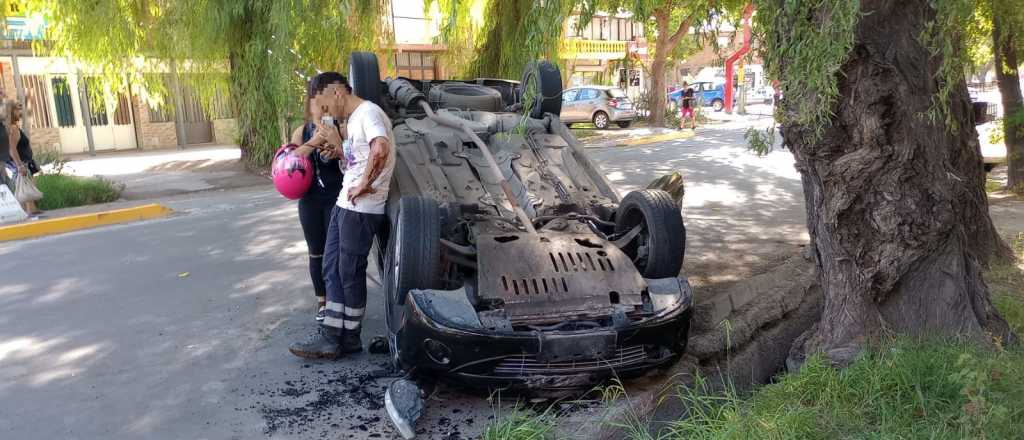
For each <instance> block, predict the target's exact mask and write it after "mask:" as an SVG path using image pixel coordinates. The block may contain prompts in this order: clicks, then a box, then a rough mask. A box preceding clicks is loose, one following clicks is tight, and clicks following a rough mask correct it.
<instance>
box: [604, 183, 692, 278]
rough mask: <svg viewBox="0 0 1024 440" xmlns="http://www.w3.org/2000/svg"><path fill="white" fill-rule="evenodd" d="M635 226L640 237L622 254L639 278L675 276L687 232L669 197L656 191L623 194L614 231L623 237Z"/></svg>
mask: <svg viewBox="0 0 1024 440" xmlns="http://www.w3.org/2000/svg"><path fill="white" fill-rule="evenodd" d="M637 225H641V230H640V235H639V236H637V238H636V239H635V240H633V241H631V242H630V243H629V244H628V245H626V246H624V247H623V249H622V251H623V252H624V253H625V254H626V255H628V256H629V257H630V258H631V259H632V260H633V264H634V265H635V266H636V268H637V270H638V271H640V274H641V275H643V277H644V278H667V277H674V276H678V275H679V271H680V270H681V269H682V267H683V254H684V253H685V249H686V228H685V227H684V226H683V216H682V213H681V212H680V207H679V205H676V203H675V202H674V201H673V200H672V196H671V195H669V193H667V192H665V191H662V190H655V189H645V190H640V191H633V192H630V193H629V194H626V197H624V198H623V199H622V202H621V203H619V209H618V210H617V211H616V214H615V231H616V232H617V233H624V232H627V231H629V230H631V229H633V228H634V227H635V226H637Z"/></svg>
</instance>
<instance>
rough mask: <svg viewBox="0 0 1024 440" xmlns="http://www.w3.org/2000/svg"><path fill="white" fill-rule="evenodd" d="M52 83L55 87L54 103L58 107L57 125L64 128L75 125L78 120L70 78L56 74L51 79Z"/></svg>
mask: <svg viewBox="0 0 1024 440" xmlns="http://www.w3.org/2000/svg"><path fill="white" fill-rule="evenodd" d="M50 85H51V86H52V87H53V104H54V107H55V108H56V109H57V125H58V126H60V127H62V128H63V127H74V126H75V125H77V122H76V121H75V108H74V105H73V104H72V103H71V87H70V86H68V79H67V78H66V77H64V76H55V77H53V78H51V79H50Z"/></svg>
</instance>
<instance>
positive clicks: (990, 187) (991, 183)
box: [985, 179, 1003, 194]
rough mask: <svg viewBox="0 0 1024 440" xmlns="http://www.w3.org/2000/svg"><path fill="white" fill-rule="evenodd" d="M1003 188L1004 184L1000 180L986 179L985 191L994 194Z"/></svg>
mask: <svg viewBox="0 0 1024 440" xmlns="http://www.w3.org/2000/svg"><path fill="white" fill-rule="evenodd" d="M1002 190H1003V184H1002V183H999V181H998V180H993V179H985V192H986V193H988V194H992V193H995V192H999V191H1002Z"/></svg>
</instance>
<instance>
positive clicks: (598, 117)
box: [593, 112, 608, 130]
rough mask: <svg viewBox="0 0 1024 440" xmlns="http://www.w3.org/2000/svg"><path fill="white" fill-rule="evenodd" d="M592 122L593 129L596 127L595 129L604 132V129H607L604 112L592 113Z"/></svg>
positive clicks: (606, 117)
mask: <svg viewBox="0 0 1024 440" xmlns="http://www.w3.org/2000/svg"><path fill="white" fill-rule="evenodd" d="M593 122H594V127H597V128H599V129H601V130H604V129H606V128H608V113H605V112H597V113H594V119H593Z"/></svg>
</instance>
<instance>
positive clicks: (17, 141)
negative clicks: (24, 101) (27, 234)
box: [3, 100, 42, 214]
mask: <svg viewBox="0 0 1024 440" xmlns="http://www.w3.org/2000/svg"><path fill="white" fill-rule="evenodd" d="M3 114H4V128H5V129H6V130H7V138H8V139H9V145H10V147H9V148H10V161H9V162H8V164H9V165H10V166H11V167H12V168H14V169H15V171H16V172H17V173H18V175H20V176H27V177H28V178H29V179H31V178H32V176H33V175H34V174H35V173H38V172H39V166H38V165H36V161H35V160H34V159H32V146H31V144H30V143H29V140H28V136H26V135H25V132H24V131H22V130H21V117H22V108H21V103H20V102H18V101H14V100H7V101H5V102H4V111H3ZM15 177H16V176H15ZM12 180H14V178H12ZM24 208H25V212H27V213H29V214H39V213H41V212H42V211H40V210H39V208H37V207H36V202H25V203H24Z"/></svg>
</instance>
